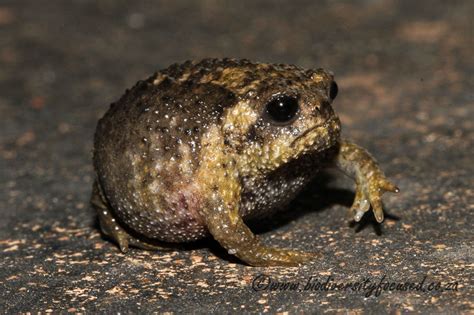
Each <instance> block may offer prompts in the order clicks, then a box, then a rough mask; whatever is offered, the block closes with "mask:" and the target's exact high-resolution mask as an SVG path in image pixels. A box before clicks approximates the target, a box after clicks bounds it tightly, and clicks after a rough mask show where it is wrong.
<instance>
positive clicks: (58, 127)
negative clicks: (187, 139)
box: [0, 0, 474, 314]
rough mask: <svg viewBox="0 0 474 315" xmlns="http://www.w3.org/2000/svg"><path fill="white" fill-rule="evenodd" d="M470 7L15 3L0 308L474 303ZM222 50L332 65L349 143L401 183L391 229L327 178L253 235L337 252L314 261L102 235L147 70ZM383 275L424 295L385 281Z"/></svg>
mask: <svg viewBox="0 0 474 315" xmlns="http://www.w3.org/2000/svg"><path fill="white" fill-rule="evenodd" d="M472 12H474V2H472V1H450V2H449V4H447V2H445V1H416V2H415V1H390V0H384V1H370V0H353V1H344V2H332V1H318V2H316V1H292V2H283V1H232V2H221V1H209V0H208V1H156V2H151V1H133V2H132V1H130V2H129V1H67V2H65V1H41V2H40V1H34V0H31V1H2V2H1V3H0V117H2V118H1V122H2V123H1V125H0V178H1V180H0V187H1V189H0V216H1V220H0V253H1V254H0V255H1V256H0V257H1V258H0V311H1V312H5V313H17V312H26V311H43V312H49V311H60V310H62V311H66V310H67V311H70V312H76V311H77V312H84V311H87V312H97V311H102V312H107V313H109V312H131V311H143V312H151V311H159V312H162V311H172V312H176V313H181V312H198V313H208V312H209V311H215V312H225V313H231V312H237V311H239V312H244V313H247V312H259V313H266V312H269V313H276V312H280V313H284V312H290V313H295V312H317V313H342V312H345V311H354V312H361V311H365V312H367V313H374V314H382V313H399V312H414V313H446V312H451V313H463V312H464V313H468V312H469V311H471V312H472V311H473V309H474V305H473V304H474V294H473V293H474V292H473V280H472V275H473V240H474V238H473V224H472V217H471V216H472V214H473V211H474V190H473V187H474V179H473V178H474V177H473V175H474V163H473V156H474V149H473V143H474V123H473V121H474V106H473V105H474V94H473V93H474V92H473V91H474V79H473V78H474V76H473V74H474V59H473V58H472V54H473V52H474V39H473V38H474V31H473V29H474V24H473V19H472ZM209 56H210V57H226V56H227V57H238V58H241V57H242V58H243V57H245V58H249V59H252V60H258V61H266V62H284V63H293V64H298V65H300V66H304V67H308V68H310V67H314V68H316V67H324V68H327V69H331V70H333V71H334V72H335V74H336V78H337V82H338V84H339V88H340V93H339V96H338V98H337V100H336V102H335V104H334V107H335V109H336V111H337V112H338V113H339V115H340V118H341V120H342V123H343V129H344V130H343V133H344V136H345V137H348V138H351V139H353V140H354V141H355V142H357V143H359V144H361V145H363V146H364V147H366V148H368V149H369V150H370V151H371V152H372V153H373V154H374V155H375V156H376V157H377V158H378V160H379V162H380V164H381V166H382V168H383V169H384V170H385V171H386V173H387V175H388V176H389V177H390V178H391V179H393V181H394V182H395V183H397V185H398V186H399V187H400V189H401V193H400V194H398V195H393V194H392V195H386V196H385V197H384V201H385V209H386V217H387V218H386V220H385V222H384V223H383V224H382V225H378V224H377V223H376V222H375V220H374V219H373V218H372V217H371V216H366V217H365V218H364V220H363V221H362V223H360V224H355V223H354V222H351V221H350V219H349V218H348V216H347V208H348V206H350V203H351V200H352V198H353V185H352V184H351V182H350V181H349V180H348V179H346V178H343V177H341V176H339V175H337V174H333V173H327V174H322V175H321V176H320V177H318V178H317V179H316V180H315V182H314V183H312V184H311V185H310V186H308V188H307V189H306V190H305V191H304V192H303V193H302V194H301V196H299V197H298V198H297V199H296V200H295V201H294V202H293V203H292V204H291V205H290V206H289V208H288V209H287V210H286V211H285V212H283V213H281V214H279V215H277V216H275V217H273V218H271V219H268V220H266V221H265V222H263V224H261V225H260V226H257V227H254V228H255V229H256V230H258V231H259V232H260V236H261V238H262V239H263V240H264V242H265V243H267V244H272V245H275V246H281V247H292V248H299V249H306V250H312V251H318V252H320V253H321V258H320V259H318V260H316V261H314V262H313V263H311V264H309V265H307V266H304V267H301V268H254V267H248V266H246V265H244V264H242V263H241V262H239V261H237V260H236V259H233V258H232V257H230V256H228V255H227V254H226V253H225V252H224V251H223V250H222V249H220V247H219V246H218V245H217V244H216V243H215V242H214V241H212V240H206V241H203V242H199V243H197V244H192V245H190V246H189V247H187V248H185V249H182V250H177V251H171V252H148V251H143V250H136V249H133V250H131V251H130V252H129V253H128V254H126V255H124V254H121V253H119V251H118V250H117V247H116V246H115V245H114V244H112V243H111V242H109V241H107V240H104V239H103V238H102V237H101V235H100V233H99V229H98V224H97V219H96V216H95V214H94V211H93V209H92V208H91V207H90V205H89V203H88V200H89V195H90V191H91V184H92V179H93V169H92V164H91V149H92V135H93V132H94V128H95V124H96V122H97V120H98V118H100V117H101V115H103V113H104V112H105V111H106V109H107V108H108V106H109V104H110V103H111V102H113V101H115V100H116V99H117V98H118V97H119V96H120V95H121V94H122V93H123V91H124V90H125V88H127V87H130V86H131V85H133V84H134V83H135V81H137V80H138V79H141V78H145V77H147V76H148V75H149V74H151V73H153V72H154V71H155V70H157V69H159V68H162V67H165V66H167V65H168V64H170V63H173V62H176V61H183V60H185V59H200V58H203V57H209ZM336 175H337V176H336ZM311 277H312V278H311ZM423 279H424V280H423ZM308 281H309V282H310V283H311V284H313V287H311V288H310V286H309V285H307V283H308ZM381 281H382V283H381V285H380V287H381V288H382V289H383V288H384V287H385V286H389V284H390V283H392V282H393V283H402V284H403V283H405V282H413V283H415V285H417V286H415V287H413V290H410V291H402V290H391V291H390V290H381V291H379V290H373V291H371V288H372V289H374V288H376V286H377V285H378V284H379V283H380V282H381ZM318 282H319V283H320V284H324V283H326V282H328V283H329V284H330V285H331V284H343V285H344V284H347V285H349V284H351V283H352V284H353V285H354V283H355V282H362V283H365V284H366V287H365V290H364V289H363V288H361V287H355V286H354V288H355V289H354V290H350V289H346V290H343V289H341V290H332V289H331V286H328V285H326V286H323V288H324V289H323V290H320V289H319V288H318V287H316V285H317V284H318ZM420 282H422V283H421V285H420ZM298 283H299V286H298ZM386 283H388V285H386ZM269 284H272V285H269ZM278 284H280V286H278ZM285 284H292V285H291V286H288V285H287V286H284V285H285ZM371 285H374V287H371ZM282 286H283V287H282ZM399 289H401V288H399Z"/></svg>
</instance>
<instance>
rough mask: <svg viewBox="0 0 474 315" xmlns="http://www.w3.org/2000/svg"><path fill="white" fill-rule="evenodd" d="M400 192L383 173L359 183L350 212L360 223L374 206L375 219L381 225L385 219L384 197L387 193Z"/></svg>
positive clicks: (361, 180)
mask: <svg viewBox="0 0 474 315" xmlns="http://www.w3.org/2000/svg"><path fill="white" fill-rule="evenodd" d="M386 191H390V192H395V193H397V192H399V191H400V190H399V189H398V187H397V186H395V185H394V184H393V183H391V182H390V181H389V180H388V179H387V178H386V177H385V176H384V175H383V173H381V172H377V173H376V174H373V175H372V176H370V177H367V178H363V179H359V181H357V187H356V195H355V199H354V202H353V204H352V207H351V209H350V212H351V213H352V215H353V217H354V220H355V221H356V222H359V221H360V220H361V219H362V216H363V215H364V213H365V212H367V211H368V210H369V209H370V207H371V206H372V211H373V212H374V215H375V219H376V220H377V222H379V223H381V222H382V221H383V219H384V214H383V208H382V195H383V194H384V193H385V192H386Z"/></svg>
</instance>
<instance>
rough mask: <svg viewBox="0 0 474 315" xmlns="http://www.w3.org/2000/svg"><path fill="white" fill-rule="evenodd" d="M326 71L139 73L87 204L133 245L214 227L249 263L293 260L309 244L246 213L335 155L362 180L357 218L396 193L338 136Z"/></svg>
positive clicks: (103, 136) (115, 110)
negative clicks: (255, 226)
mask: <svg viewBox="0 0 474 315" xmlns="http://www.w3.org/2000/svg"><path fill="white" fill-rule="evenodd" d="M336 95H337V84H336V83H335V81H334V78H333V75H332V74H331V73H330V72H327V71H325V70H323V69H317V70H311V69H310V70H305V69H301V68H298V67H296V66H292V65H283V64H264V63H252V62H250V61H248V60H233V59H205V60H202V61H200V62H191V61H187V62H185V63H182V64H174V65H172V66H170V67H168V68H167V69H164V70H162V71H159V72H157V73H156V74H154V75H153V76H151V77H150V78H148V79H146V80H144V81H140V82H138V83H137V84H136V85H135V86H134V87H133V88H132V89H130V90H128V91H127V92H126V93H125V95H124V96H122V98H121V99H120V100H118V101H117V102H116V103H114V104H112V105H111V107H110V109H109V110H108V112H107V113H106V114H105V115H104V117H103V118H102V119H101V120H100V121H99V123H98V126H97V130H96V133H95V142H94V166H95V170H96V173H97V178H96V182H95V184H94V190H93V195H92V199H91V202H92V204H93V205H94V207H95V208H96V209H97V211H98V214H99V219H100V223H101V228H102V230H103V232H104V233H105V234H107V235H109V236H110V237H111V238H113V239H114V240H115V241H117V243H118V244H119V246H120V248H121V250H122V251H124V252H126V251H127V249H128V246H129V245H133V246H138V247H141V248H145V249H157V248H160V246H159V245H157V242H162V243H166V244H169V243H179V242H189V241H194V240H198V239H201V238H203V237H205V236H208V235H212V237H214V238H215V239H216V240H217V241H218V242H219V243H220V244H221V245H222V246H223V247H224V248H225V249H226V250H227V251H228V252H229V253H230V254H233V255H235V256H237V257H238V258H240V259H241V260H243V261H244V262H246V263H248V264H250V265H253V266H273V265H276V266H278V265H282V266H294V265H299V264H302V263H305V262H307V261H308V260H311V259H313V258H314V257H315V254H314V253H306V252H300V251H294V250H286V249H277V248H270V247H266V246H265V245H263V244H262V243H261V242H260V241H259V239H258V238H257V237H256V236H255V235H254V234H253V233H252V231H251V230H250V229H249V228H248V227H247V225H246V224H245V219H247V218H250V217H258V216H264V215H268V214H270V213H271V212H272V211H273V210H275V209H277V208H281V207H282V206H284V205H286V204H287V203H288V202H289V201H290V200H291V199H292V198H293V197H294V196H295V195H296V194H297V193H298V192H299V191H300V190H301V188H302V187H304V185H305V184H306V183H308V182H309V181H310V180H311V179H312V178H313V177H314V175H315V174H316V173H317V171H318V170H319V169H320V168H321V167H324V166H327V165H329V164H334V165H336V166H338V167H339V168H340V169H341V170H343V171H344V172H345V173H346V174H348V175H349V176H352V177H353V178H354V179H355V181H356V184H357V188H356V199H355V201H354V205H353V207H352V208H351V211H352V212H353V215H354V218H355V219H356V221H358V220H360V218H361V216H362V215H363V214H364V213H365V212H367V211H368V210H369V208H370V206H371V205H372V207H373V210H374V214H375V216H376V218H377V220H378V221H379V222H381V221H382V220H383V211H382V208H381V200H380V198H381V195H382V193H383V192H384V191H398V189H397V188H396V187H395V186H394V185H393V184H391V183H390V182H389V181H388V180H387V179H386V178H385V176H384V175H383V172H382V171H381V170H380V169H379V168H378V166H377V163H376V162H375V160H374V159H373V158H372V157H371V156H370V154H369V153H368V152H366V151H365V150H363V149H362V148H360V147H358V146H356V145H354V144H352V143H350V142H348V141H345V140H341V139H340V122H339V119H338V117H337V116H336V114H335V113H334V111H333V109H332V107H331V103H332V101H333V100H334V98H335V97H336Z"/></svg>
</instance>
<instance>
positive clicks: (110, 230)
mask: <svg viewBox="0 0 474 315" xmlns="http://www.w3.org/2000/svg"><path fill="white" fill-rule="evenodd" d="M91 204H92V206H94V208H95V209H96V210H97V214H98V215H99V222H100V228H101V230H102V232H103V233H104V234H105V235H106V236H108V237H110V238H112V240H113V241H115V242H116V243H117V244H118V245H119V247H120V251H122V253H126V252H127V251H128V248H129V246H130V245H131V246H134V247H138V248H142V249H147V250H157V249H165V248H163V247H160V246H157V245H153V244H149V243H146V242H143V241H141V240H139V239H137V238H135V237H133V236H131V235H130V234H129V233H128V232H127V231H125V230H124V229H123V228H122V227H121V226H120V225H119V224H118V222H117V221H116V220H115V218H114V217H113V215H112V212H111V210H110V208H109V206H108V204H107V202H106V201H105V198H104V197H103V194H102V193H101V190H100V187H99V185H98V184H97V182H95V183H94V186H93V188H92V196H91Z"/></svg>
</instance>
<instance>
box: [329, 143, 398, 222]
mask: <svg viewBox="0 0 474 315" xmlns="http://www.w3.org/2000/svg"><path fill="white" fill-rule="evenodd" d="M336 164H337V166H338V167H339V168H340V169H341V170H342V171H343V172H344V173H346V174H347V175H348V176H350V177H352V178H353V179H354V180H355V182H356V185H357V187H356V196H355V199H354V203H353V204H352V207H351V213H352V214H353V215H354V220H355V221H356V222H359V221H360V219H361V218H362V216H363V215H364V213H365V212H367V211H368V210H369V209H370V206H372V211H373V212H374V215H375V219H376V220H377V222H379V223H380V222H382V221H383V218H384V215H383V209H382V200H381V197H382V195H383V193H384V192H386V191H391V192H399V189H398V187H397V186H395V185H394V184H392V183H391V182H390V181H389V180H388V179H387V178H386V177H385V175H384V173H383V172H382V170H381V169H380V168H379V166H378V164H377V161H376V160H375V159H374V158H373V157H372V156H371V155H370V153H369V152H367V151H366V150H364V149H363V148H361V147H359V146H357V145H355V144H353V143H351V142H348V141H345V140H342V141H341V142H340V148H339V153H338V155H337V158H336Z"/></svg>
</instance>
